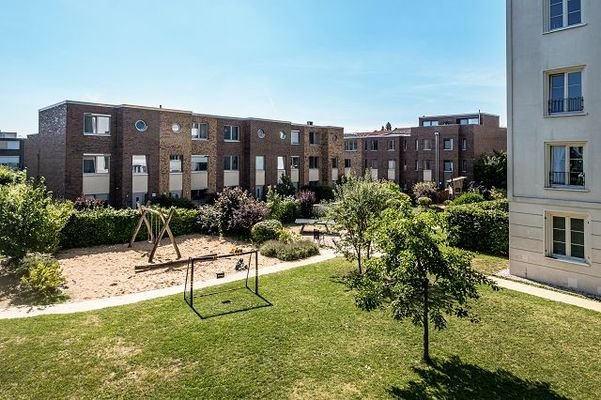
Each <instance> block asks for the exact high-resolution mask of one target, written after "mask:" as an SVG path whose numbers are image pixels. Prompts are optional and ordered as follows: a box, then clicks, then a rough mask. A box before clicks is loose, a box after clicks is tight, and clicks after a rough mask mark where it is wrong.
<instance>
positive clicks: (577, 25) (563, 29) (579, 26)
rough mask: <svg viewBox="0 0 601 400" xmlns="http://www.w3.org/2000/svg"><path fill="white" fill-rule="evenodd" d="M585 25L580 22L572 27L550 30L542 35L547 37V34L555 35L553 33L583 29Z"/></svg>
mask: <svg viewBox="0 0 601 400" xmlns="http://www.w3.org/2000/svg"><path fill="white" fill-rule="evenodd" d="M586 25H587V23H586V22H581V23H579V24H574V25H569V26H563V27H561V28H557V29H550V30H548V31H545V32H543V35H549V34H551V33H555V32H563V31H567V30H570V29H576V28H582V27H584V26H586Z"/></svg>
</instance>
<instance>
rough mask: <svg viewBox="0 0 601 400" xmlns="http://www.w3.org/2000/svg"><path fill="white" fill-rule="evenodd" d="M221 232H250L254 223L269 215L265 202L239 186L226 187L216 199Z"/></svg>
mask: <svg viewBox="0 0 601 400" xmlns="http://www.w3.org/2000/svg"><path fill="white" fill-rule="evenodd" d="M214 207H215V210H216V211H217V213H218V217H219V219H218V220H219V231H220V232H221V233H235V234H245V235H246V234H249V233H250V229H251V228H252V226H253V225H254V224H256V223H257V222H259V221H261V220H263V219H264V218H265V216H266V215H267V206H266V205H265V203H263V202H261V201H258V200H256V199H254V198H252V197H251V196H250V195H249V194H248V192H246V191H245V190H243V189H241V188H239V187H232V188H226V189H224V191H223V192H221V193H220V194H219V196H218V197H217V200H215V205H214Z"/></svg>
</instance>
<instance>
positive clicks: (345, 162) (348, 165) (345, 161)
mask: <svg viewBox="0 0 601 400" xmlns="http://www.w3.org/2000/svg"><path fill="white" fill-rule="evenodd" d="M344 168H351V160H350V159H349V158H345V159H344Z"/></svg>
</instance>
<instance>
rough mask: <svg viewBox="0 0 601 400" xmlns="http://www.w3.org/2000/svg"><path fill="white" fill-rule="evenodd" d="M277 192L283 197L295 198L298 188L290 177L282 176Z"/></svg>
mask: <svg viewBox="0 0 601 400" xmlns="http://www.w3.org/2000/svg"><path fill="white" fill-rule="evenodd" d="M275 191H276V192H277V193H278V194H280V195H282V196H283V197H286V196H294V195H295V194H296V188H295V187H294V184H292V179H290V177H289V176H288V175H282V177H281V179H280V183H278V184H277V185H276V187H275Z"/></svg>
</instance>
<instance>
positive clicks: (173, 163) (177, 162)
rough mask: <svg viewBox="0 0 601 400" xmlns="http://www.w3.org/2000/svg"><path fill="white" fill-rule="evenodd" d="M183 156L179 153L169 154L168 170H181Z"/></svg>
mask: <svg viewBox="0 0 601 400" xmlns="http://www.w3.org/2000/svg"><path fill="white" fill-rule="evenodd" d="M183 158H184V157H183V156H181V155H171V156H169V172H182V170H183V169H182V160H183Z"/></svg>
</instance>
